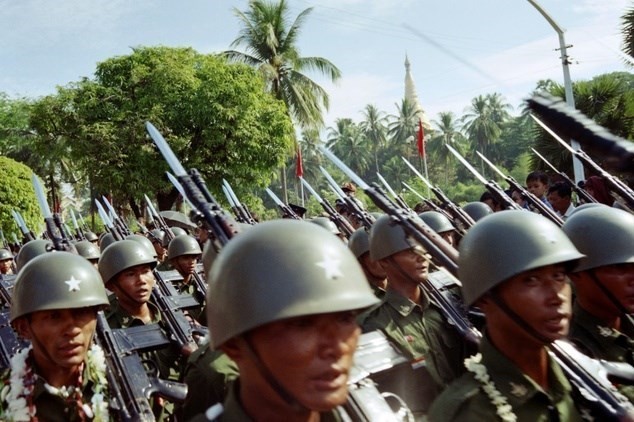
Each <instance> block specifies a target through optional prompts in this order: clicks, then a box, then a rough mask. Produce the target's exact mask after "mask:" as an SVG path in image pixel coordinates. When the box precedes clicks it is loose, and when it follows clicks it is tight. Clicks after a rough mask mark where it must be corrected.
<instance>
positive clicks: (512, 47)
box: [0, 0, 634, 126]
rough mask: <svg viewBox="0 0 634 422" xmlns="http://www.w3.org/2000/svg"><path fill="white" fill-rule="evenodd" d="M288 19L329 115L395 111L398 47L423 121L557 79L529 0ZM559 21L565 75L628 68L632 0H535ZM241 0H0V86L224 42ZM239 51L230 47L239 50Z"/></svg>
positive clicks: (296, 8)
mask: <svg viewBox="0 0 634 422" xmlns="http://www.w3.org/2000/svg"><path fill="white" fill-rule="evenodd" d="M287 1H288V4H289V6H290V18H291V19H293V18H294V17H295V16H297V15H298V14H299V13H300V12H301V11H302V10H304V9H307V8H313V9H312V12H311V14H310V15H309V17H308V19H307V21H306V23H305V25H304V26H303V30H302V32H301V35H300V37H299V40H298V47H299V50H300V54H301V55H302V56H307V57H308V56H319V57H324V58H327V59H329V60H330V61H331V62H333V63H334V64H335V65H336V66H337V67H338V68H339V69H340V70H341V73H342V78H341V79H340V80H339V81H338V82H337V83H336V84H332V83H330V82H329V81H326V80H324V79H323V78H321V77H319V76H318V75H316V74H313V73H308V75H309V76H311V77H312V78H313V79H314V80H315V81H317V82H318V83H320V84H321V85H322V86H323V87H324V88H325V89H326V91H327V92H328V94H329V96H330V109H329V111H328V112H327V113H326V115H325V120H326V124H327V125H328V126H333V125H334V121H335V119H337V118H342V117H348V118H352V119H353V120H355V121H361V120H362V117H363V116H362V114H361V111H362V110H363V109H364V108H365V107H366V105H368V104H373V105H375V106H377V107H378V108H379V110H382V111H384V112H385V113H386V114H396V113H397V104H398V103H400V102H401V101H402V98H403V95H404V78H405V67H404V61H405V56H406V55H407V56H408V58H409V61H410V62H411V66H412V75H413V78H414V81H415V84H416V88H417V92H418V97H419V99H420V101H421V104H422V106H423V108H424V109H425V111H426V113H427V115H428V117H429V118H430V119H432V121H433V120H436V119H437V115H438V113H439V112H442V111H452V112H454V113H456V115H458V116H460V115H462V114H463V113H464V112H465V109H466V108H467V107H468V106H469V104H470V102H471V100H472V99H473V98H474V97H476V96H478V95H485V94H490V93H494V92H497V93H500V94H502V95H503V97H504V98H505V99H506V101H507V102H508V103H509V104H511V105H512V106H513V107H514V109H515V110H517V109H518V108H519V106H520V105H521V101H522V99H524V98H526V97H527V96H528V95H529V94H530V92H531V91H533V89H534V88H535V86H536V83H537V81H539V80H541V79H553V80H555V81H556V82H558V83H562V84H563V71H562V64H561V59H560V53H559V51H557V48H558V47H559V39H558V36H557V33H556V32H555V30H554V29H553V28H552V27H551V26H550V24H549V23H548V22H547V21H546V20H545V19H544V18H543V17H542V16H541V15H540V14H539V13H538V11H537V10H536V9H535V8H534V7H533V6H532V5H531V4H530V3H529V2H528V1H527V0H443V1H440V0H398V1H397V0H287ZM539 4H540V5H541V6H542V7H543V8H544V9H545V10H546V11H547V12H548V13H549V14H550V15H551V17H552V18H553V19H554V20H555V21H556V22H557V23H558V24H559V26H560V27H562V28H564V29H565V30H566V31H565V33H564V37H565V41H566V44H567V45H571V46H572V47H569V49H568V54H569V56H570V59H571V61H572V64H571V65H570V74H571V77H572V80H573V82H574V81H577V80H588V79H591V78H592V77H593V76H596V75H599V74H603V73H607V72H612V71H625V70H628V68H626V67H625V65H623V60H622V58H621V57H620V56H619V51H620V42H621V37H620V25H621V21H620V17H621V16H622V15H623V14H624V12H625V11H626V10H627V9H628V8H631V7H634V2H633V1H632V0H539ZM247 7H248V1H247V0H241V1H237V0H180V1H175V0H54V1H51V0H0V92H5V93H7V94H9V95H10V96H11V97H19V96H25V97H38V96H42V95H47V94H51V93H54V92H55V89H56V86H63V85H66V84H68V83H70V82H73V81H77V80H79V79H80V78H82V77H89V78H90V77H92V76H93V73H94V71H95V68H96V64H97V63H98V62H101V61H104V60H106V59H108V58H110V57H113V56H121V55H126V54H130V53H131V48H132V47H137V46H156V45H165V46H172V47H183V46H188V47H193V48H194V49H196V50H197V51H199V52H201V53H215V52H220V51H223V50H227V49H229V46H230V44H231V42H232V41H233V40H234V39H235V38H236V37H237V35H238V31H239V28H240V22H239V20H238V18H237V17H236V16H235V14H234V8H237V9H239V10H246V9H247ZM238 49H239V48H238Z"/></svg>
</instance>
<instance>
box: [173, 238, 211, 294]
mask: <svg viewBox="0 0 634 422" xmlns="http://www.w3.org/2000/svg"><path fill="white" fill-rule="evenodd" d="M202 253H203V252H202V250H201V249H200V245H199V244H198V241H197V240H196V238H194V237H192V236H189V235H186V234H185V235H180V236H177V237H175V238H174V239H173V240H172V241H171V242H170V244H169V247H168V249H167V260H168V261H169V263H170V265H171V266H172V268H174V269H175V270H176V271H178V273H179V274H180V275H181V276H182V277H183V281H182V282H181V283H180V284H179V286H178V290H179V291H181V292H185V293H189V294H194V293H195V291H196V286H195V285H194V281H193V280H192V277H193V275H194V272H195V271H196V264H197V263H198V260H199V259H200V257H201V255H202Z"/></svg>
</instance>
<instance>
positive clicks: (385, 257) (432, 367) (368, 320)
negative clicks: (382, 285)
mask: <svg viewBox="0 0 634 422" xmlns="http://www.w3.org/2000/svg"><path fill="white" fill-rule="evenodd" d="M370 258H371V259H373V260H375V261H378V262H379V264H380V265H381V267H382V268H383V270H384V271H385V273H386V274H387V291H386V293H385V295H384V296H383V300H382V301H381V304H380V305H379V306H377V307H376V308H374V309H372V310H371V311H370V312H369V313H367V314H365V315H364V318H363V321H361V326H362V327H363V331H364V332H368V331H373V330H381V331H383V332H384V333H385V335H386V336H387V338H388V339H389V340H390V341H392V342H393V343H394V344H395V345H396V346H397V347H398V348H399V349H401V351H402V352H403V353H404V354H405V355H406V356H408V357H409V358H410V359H411V360H412V362H413V363H419V362H423V361H424V362H425V364H426V366H427V368H428V370H429V373H430V375H431V376H432V378H433V380H434V382H435V383H436V387H437V388H436V390H437V391H436V392H437V393H438V392H440V391H441V390H442V388H444V386H446V385H447V384H448V383H450V382H451V381H452V380H453V379H455V378H456V377H458V376H460V374H461V373H462V372H464V367H463V365H462V362H463V360H464V358H465V357H467V356H468V355H469V350H468V348H467V345H466V344H465V342H464V341H463V340H462V338H461V337H460V335H459V334H458V332H457V331H456V330H455V329H454V328H453V327H452V326H451V325H450V324H449V323H448V322H447V320H446V319H445V318H444V317H443V316H442V314H441V312H440V308H439V306H438V304H436V303H434V302H433V301H432V300H431V299H430V298H429V297H428V296H427V294H426V293H425V291H424V290H423V289H422V288H421V283H428V282H429V280H428V276H429V260H430V257H429V255H428V254H427V253H426V252H425V251H424V250H423V248H422V247H421V246H420V245H418V244H416V243H414V242H412V241H411V240H410V239H409V238H408V236H407V235H406V233H405V231H404V230H403V228H402V227H401V226H400V225H398V224H396V223H395V222H393V221H392V220H391V217H390V216H388V215H384V216H382V217H381V218H379V219H378V220H376V222H375V223H374V225H373V226H372V229H371V231H370Z"/></svg>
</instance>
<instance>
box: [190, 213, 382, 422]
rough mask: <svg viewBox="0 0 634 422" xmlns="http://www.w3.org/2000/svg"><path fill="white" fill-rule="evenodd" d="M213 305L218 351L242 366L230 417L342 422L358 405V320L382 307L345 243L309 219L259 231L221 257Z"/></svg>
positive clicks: (213, 277)
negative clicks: (350, 402)
mask: <svg viewBox="0 0 634 422" xmlns="http://www.w3.org/2000/svg"><path fill="white" fill-rule="evenodd" d="M281 263H286V265H280V264H281ZM207 301H208V304H209V306H208V316H207V320H208V322H209V330H210V337H211V345H212V347H213V348H215V349H220V350H222V351H224V352H225V353H226V354H227V355H228V356H229V357H230V358H231V359H233V360H234V361H235V362H236V364H237V365H238V367H239V369H240V377H239V378H238V380H237V381H236V382H235V383H234V384H233V386H232V388H231V389H230V391H229V395H228V397H227V399H226V400H225V402H224V411H223V412H222V414H221V415H220V417H219V419H220V420H223V421H234V420H253V421H264V420H305V421H308V420H332V419H333V418H335V417H336V416H335V414H336V409H337V407H338V406H341V405H343V404H344V403H345V402H346V401H347V398H348V380H349V376H350V370H351V368H352V363H353V362H352V359H353V353H354V350H355V348H356V345H357V341H358V338H359V335H360V329H359V327H358V325H357V323H356V315H357V313H358V312H360V311H361V310H363V309H365V308H367V307H369V306H372V305H374V304H375V303H376V302H377V299H376V297H375V296H374V295H373V294H372V291H371V290H370V288H369V287H368V284H367V282H366V280H365V277H364V276H363V271H362V270H361V268H360V267H359V264H358V263H357V262H356V260H355V259H354V256H353V255H352V254H351V253H350V251H349V250H348V249H347V248H346V247H345V245H343V244H342V243H341V242H340V241H339V240H338V239H337V238H336V237H334V236H332V235H331V234H329V233H328V232H326V231H325V230H322V229H321V228H318V227H316V226H315V225H313V224H309V223H307V222H302V221H295V220H275V221H268V222H264V223H261V224H258V225H257V226H254V227H253V228H252V229H250V230H249V231H247V232H245V233H243V234H241V235H240V236H238V237H236V238H235V239H233V240H232V241H231V242H230V243H229V244H227V245H226V246H225V248H224V249H223V250H222V251H221V252H220V254H219V255H218V258H217V260H216V262H215V263H214V266H213V268H212V269H211V273H210V276H209V291H208V297H207ZM217 409H218V408H217V407H216V408H210V409H209V410H208V411H207V412H206V413H205V416H202V415H201V418H200V420H209V419H212V420H213V419H214V410H217Z"/></svg>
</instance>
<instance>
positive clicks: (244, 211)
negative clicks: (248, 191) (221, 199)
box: [222, 179, 255, 224]
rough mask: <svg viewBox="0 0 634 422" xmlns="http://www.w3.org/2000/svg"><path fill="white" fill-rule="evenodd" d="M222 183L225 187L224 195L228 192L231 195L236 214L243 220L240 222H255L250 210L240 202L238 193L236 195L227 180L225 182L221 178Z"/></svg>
mask: <svg viewBox="0 0 634 422" xmlns="http://www.w3.org/2000/svg"><path fill="white" fill-rule="evenodd" d="M222 185H223V188H224V189H226V193H225V195H227V194H228V195H229V196H230V197H231V199H232V200H233V203H234V204H235V207H236V209H237V212H238V214H240V218H241V219H242V220H244V221H242V222H243V223H247V224H255V218H253V216H252V215H251V211H249V209H248V208H247V207H246V205H244V204H243V203H242V202H240V199H239V198H238V195H236V193H235V192H234V191H233V188H232V187H231V185H230V184H229V182H227V181H226V180H225V179H222Z"/></svg>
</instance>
